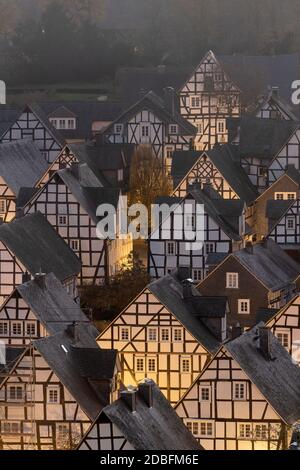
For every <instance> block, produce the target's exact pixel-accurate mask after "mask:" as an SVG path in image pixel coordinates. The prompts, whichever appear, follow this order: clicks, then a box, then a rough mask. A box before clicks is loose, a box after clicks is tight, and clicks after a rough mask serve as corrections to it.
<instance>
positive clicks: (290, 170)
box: [285, 165, 300, 187]
mask: <svg viewBox="0 0 300 470" xmlns="http://www.w3.org/2000/svg"><path fill="white" fill-rule="evenodd" d="M285 174H286V175H287V176H289V177H290V178H291V179H292V180H293V181H294V182H295V183H296V184H298V185H299V187H300V171H299V170H297V168H296V167H295V165H288V166H287V167H286V170H285Z"/></svg>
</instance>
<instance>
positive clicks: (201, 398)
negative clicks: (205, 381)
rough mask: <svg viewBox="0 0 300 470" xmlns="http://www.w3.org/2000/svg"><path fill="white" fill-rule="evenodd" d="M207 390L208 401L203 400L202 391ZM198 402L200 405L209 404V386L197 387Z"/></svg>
mask: <svg viewBox="0 0 300 470" xmlns="http://www.w3.org/2000/svg"><path fill="white" fill-rule="evenodd" d="M204 390H208V399H204V398H203V395H202V393H203V391H204ZM199 401H200V403H211V386H210V385H200V386H199Z"/></svg>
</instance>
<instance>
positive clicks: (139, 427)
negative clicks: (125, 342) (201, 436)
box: [99, 381, 202, 451]
mask: <svg viewBox="0 0 300 470" xmlns="http://www.w3.org/2000/svg"><path fill="white" fill-rule="evenodd" d="M151 382H152V381H151ZM152 383H153V388H152V390H153V392H152V393H153V406H152V407H151V408H150V407H149V406H148V404H147V403H146V402H145V401H144V400H143V398H142V396H141V395H140V394H139V391H137V392H135V393H136V411H135V412H134V413H132V411H131V410H130V409H129V407H128V406H127V404H126V402H125V401H124V399H123V398H122V397H121V398H119V399H118V400H116V401H115V402H114V403H112V404H111V405H108V406H106V407H105V408H104V409H103V414H104V415H106V416H107V417H108V418H109V420H110V421H111V422H112V423H113V424H115V425H116V426H117V427H118V429H120V431H121V432H122V434H123V436H124V437H125V438H126V440H128V442H129V443H130V444H131V445H132V447H133V448H134V449H135V450H148V451H154V450H168V451H171V450H200V449H202V447H201V446H200V444H198V442H197V441H196V439H195V438H194V437H193V435H192V434H191V433H190V432H189V431H188V429H187V428H186V426H185V424H184V423H183V421H182V420H181V419H180V418H179V416H178V415H177V413H176V411H175V410H174V409H173V408H172V406H171V405H170V403H169V401H168V400H167V399H166V398H165V396H164V395H163V394H162V392H161V391H160V389H159V388H158V386H157V385H156V384H154V382H152ZM99 420H101V415H100V417H99Z"/></svg>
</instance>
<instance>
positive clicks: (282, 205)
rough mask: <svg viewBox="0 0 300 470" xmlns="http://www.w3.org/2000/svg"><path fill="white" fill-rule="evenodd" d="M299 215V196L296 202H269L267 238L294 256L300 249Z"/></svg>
mask: <svg viewBox="0 0 300 470" xmlns="http://www.w3.org/2000/svg"><path fill="white" fill-rule="evenodd" d="M299 214H300V197H299V196H298V197H297V199H295V200H287V201H268V203H267V213H266V216H267V219H268V222H269V232H268V234H267V237H268V238H270V239H272V240H274V241H275V242H276V243H278V245H280V246H281V247H282V248H283V249H284V250H286V251H288V252H289V253H290V254H292V255H293V254H297V252H299V249H300V220H299ZM294 252H295V253H294Z"/></svg>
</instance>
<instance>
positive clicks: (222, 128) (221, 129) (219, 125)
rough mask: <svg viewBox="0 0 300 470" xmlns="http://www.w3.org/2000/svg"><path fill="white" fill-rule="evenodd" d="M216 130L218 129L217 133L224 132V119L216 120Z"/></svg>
mask: <svg viewBox="0 0 300 470" xmlns="http://www.w3.org/2000/svg"><path fill="white" fill-rule="evenodd" d="M217 126H218V127H217V130H218V134H224V132H225V131H226V125H225V121H223V120H222V121H218V124H217Z"/></svg>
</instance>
